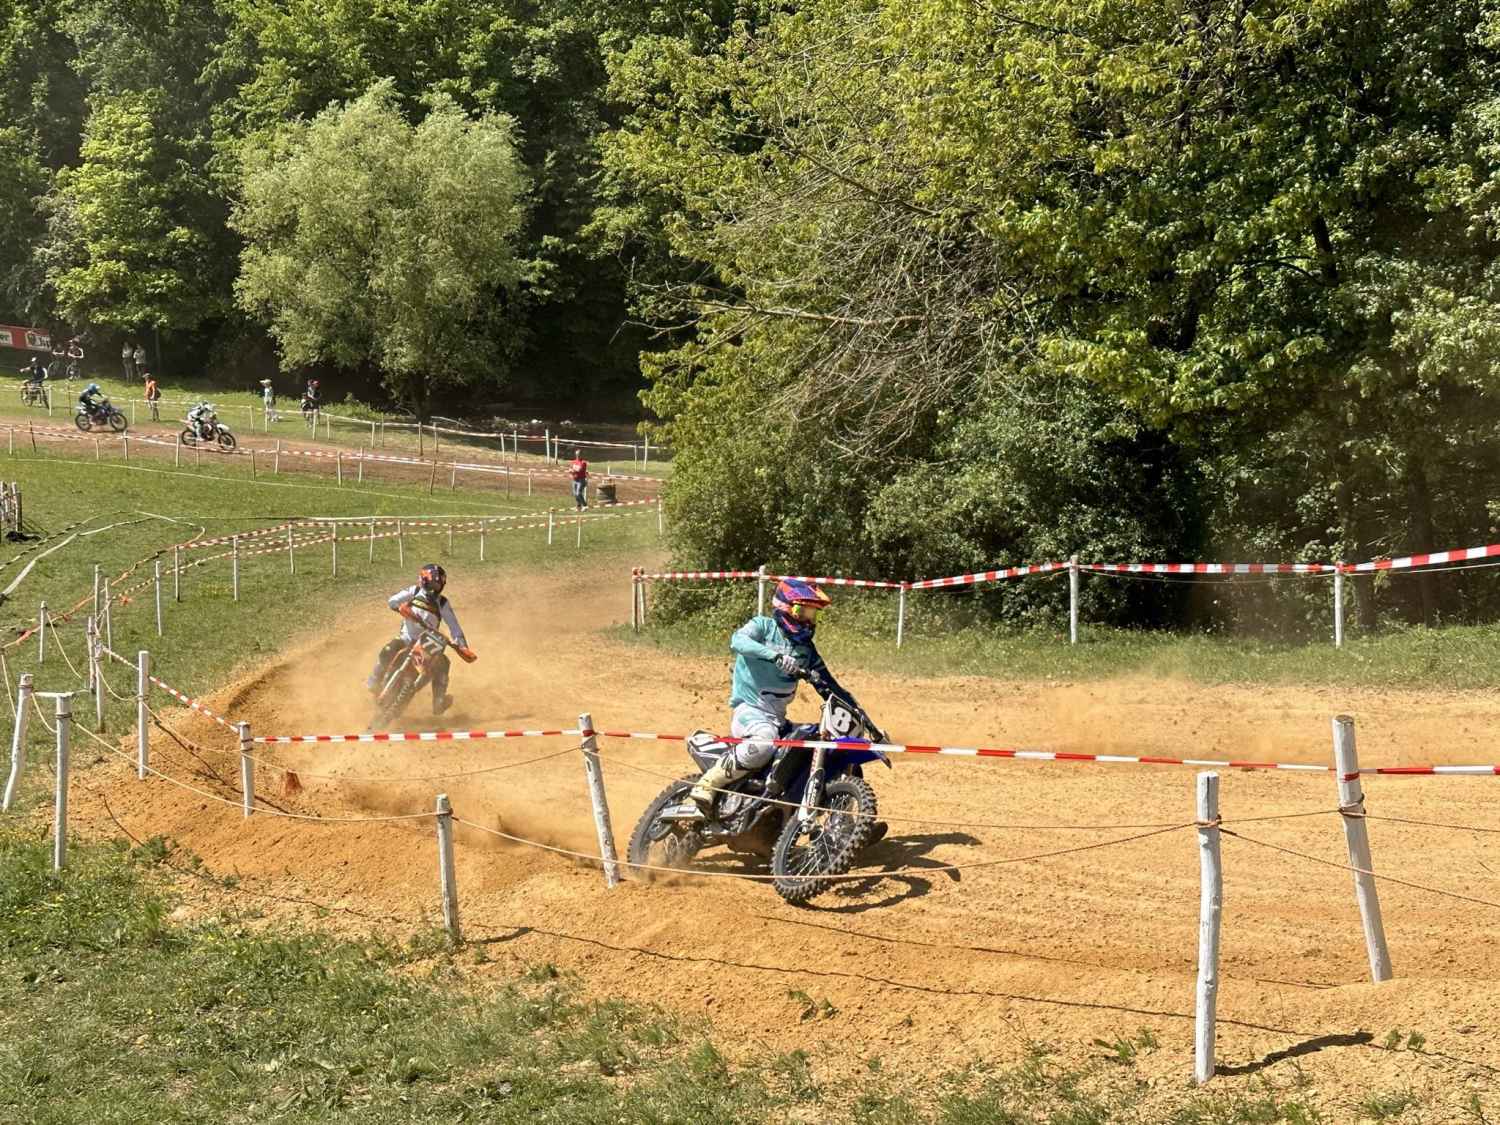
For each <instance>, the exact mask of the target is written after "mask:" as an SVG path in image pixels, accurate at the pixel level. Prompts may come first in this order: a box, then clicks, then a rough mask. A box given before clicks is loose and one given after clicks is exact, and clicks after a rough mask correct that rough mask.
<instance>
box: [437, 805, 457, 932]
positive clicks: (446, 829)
mask: <svg viewBox="0 0 1500 1125" xmlns="http://www.w3.org/2000/svg"><path fill="white" fill-rule="evenodd" d="M437 838H438V879H439V881H440V882H441V883H442V887H443V928H444V929H446V930H447V931H448V940H449V941H451V942H452V943H453V944H454V945H458V944H460V943H461V942H462V941H463V932H462V930H461V929H460V928H459V924H458V876H457V875H456V874H455V873H454V870H453V805H452V804H451V803H450V802H449V800H448V794H446V793H439V794H438V798H437Z"/></svg>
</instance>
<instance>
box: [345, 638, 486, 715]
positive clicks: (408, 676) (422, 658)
mask: <svg viewBox="0 0 1500 1125" xmlns="http://www.w3.org/2000/svg"><path fill="white" fill-rule="evenodd" d="M449 648H451V649H453V651H454V652H456V653H458V655H459V656H460V657H461V658H462V659H463V661H464V662H465V663H466V664H472V663H474V661H476V660H478V659H479V657H478V656H477V655H475V654H474V653H473V652H472V651H470V650H469V649H466V648H459V647H458V646H457V645H455V644H454V643H453V642H452V641H450V640H449V639H448V638H447V637H445V636H443V634H441V633H439V632H437V631H436V630H433V629H423V630H422V632H421V635H420V636H418V637H417V639H416V640H415V641H413V642H412V643H411V644H409V645H407V646H406V648H405V649H403V650H402V652H401V653H400V655H398V656H397V657H396V659H394V660H392V661H391V663H390V665H389V666H388V667H387V668H386V672H385V682H384V683H383V684H381V686H380V692H379V694H378V695H376V697H375V717H374V718H372V719H371V720H370V729H371V730H382V729H384V728H385V727H386V726H387V725H389V724H390V723H391V722H393V721H394V720H395V719H398V718H400V716H401V712H402V711H404V710H406V705H407V704H408V703H410V702H411V701H412V699H413V698H414V697H415V696H416V694H417V692H419V691H421V690H422V689H423V688H425V687H426V686H427V685H428V684H430V683H432V677H433V674H434V673H435V671H436V670H437V668H438V662H439V661H446V660H447V659H448V656H447V654H446V652H445V651H444V650H445V649H449Z"/></svg>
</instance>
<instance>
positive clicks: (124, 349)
mask: <svg viewBox="0 0 1500 1125" xmlns="http://www.w3.org/2000/svg"><path fill="white" fill-rule="evenodd" d="M120 363H121V364H122V365H123V366H124V368H125V381H126V382H127V383H128V382H130V380H132V379H134V378H135V345H134V344H132V343H131V342H130V341H129V340H126V341H125V342H124V343H123V344H121V345H120Z"/></svg>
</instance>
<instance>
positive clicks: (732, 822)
mask: <svg viewBox="0 0 1500 1125" xmlns="http://www.w3.org/2000/svg"><path fill="white" fill-rule="evenodd" d="M802 678H804V679H809V680H812V679H813V677H812V676H811V675H805V676H804V677H802ZM814 682H815V681H814ZM782 737H783V738H784V739H800V740H805V741H817V742H848V743H850V746H849V747H848V748H847V749H845V748H843V747H837V748H830V747H827V746H818V747H816V748H812V749H809V748H807V747H802V746H777V747H776V753H775V755H774V756H773V757H772V759H771V761H770V762H769V763H768V764H767V765H766V766H765V767H763V768H761V769H759V770H756V771H755V772H754V773H752V774H750V775H749V776H748V777H744V778H741V779H740V780H739V781H735V782H732V783H731V784H730V785H728V786H726V787H725V789H726V791H725V792H722V793H719V794H716V796H715V800H714V803H713V807H712V810H711V812H710V813H709V814H707V815H705V814H704V812H703V810H702V809H701V808H700V807H699V806H698V804H697V803H696V802H695V801H693V800H691V799H689V797H688V791H689V790H691V789H692V787H693V784H694V783H695V782H696V781H697V780H698V776H699V775H698V774H694V775H693V776H692V777H685V778H683V779H682V780H681V781H674V782H673V783H672V784H671V785H669V786H667V787H666V788H665V789H663V790H662V791H661V793H659V794H658V795H657V797H656V799H655V800H654V801H652V802H651V804H649V805H648V806H646V811H645V812H644V813H642V814H641V819H640V821H639V823H637V824H636V826H635V831H634V832H633V833H632V834H631V837H630V851H629V856H630V862H631V863H640V864H651V865H659V866H664V867H687V866H689V865H690V864H691V863H692V861H693V859H694V857H695V856H697V854H698V853H699V852H700V851H702V850H703V849H704V848H708V847H713V846H714V845H716V844H723V845H725V846H726V847H728V848H729V850H730V851H733V852H739V853H742V854H749V855H757V856H761V857H768V858H769V859H770V861H771V874H772V875H773V876H775V878H774V880H773V885H774V886H775V888H776V893H777V894H779V895H780V896H781V897H782V898H784V899H785V900H786V901H787V902H790V903H793V904H801V903H805V902H808V901H810V900H811V899H813V898H815V897H816V896H817V895H819V894H821V893H823V892H824V891H826V890H829V889H830V888H831V887H832V886H833V882H834V881H833V880H831V879H820V878H815V876H820V875H821V876H833V875H842V874H844V873H845V872H846V871H848V870H849V868H850V867H852V866H853V864H854V860H855V858H856V857H857V856H858V855H859V853H860V852H861V851H862V850H863V849H864V848H866V847H868V846H869V845H870V844H872V843H874V842H875V841H876V840H878V839H879V838H880V837H881V836H883V835H884V834H885V826H884V825H883V824H878V823H877V821H876V812H877V808H876V802H875V790H874V789H872V788H871V787H870V783H869V782H868V781H866V780H865V778H864V770H863V767H864V766H865V765H866V764H867V763H869V762H874V761H881V762H884V763H885V764H886V765H887V766H889V765H890V764H891V763H890V759H889V758H888V757H887V756H886V755H885V754H883V753H881V752H880V751H879V750H874V749H872V748H871V746H870V744H871V743H872V742H877V743H878V742H884V741H886V735H885V732H884V731H882V730H881V729H880V728H879V727H877V726H876V725H875V724H874V723H873V722H872V721H871V719H870V717H869V715H867V714H866V713H865V712H864V710H863V709H862V708H861V707H860V706H859V704H857V703H855V702H854V701H853V700H852V699H849V698H847V697H845V696H842V695H839V694H838V693H836V692H835V693H830V694H829V695H828V697H827V698H826V699H825V700H824V703H823V715H822V718H821V720H820V721H819V722H817V723H802V724H799V725H788V726H787V727H786V728H785V729H784V730H783V732H782ZM729 749H730V743H728V742H726V741H724V740H723V739H721V738H719V737H718V736H717V735H714V734H711V733H710V732H708V731H702V730H700V731H696V732H694V733H693V734H692V735H690V736H689V737H688V740H687V751H688V754H689V756H690V757H691V758H692V759H693V762H694V764H695V765H697V766H698V768H699V770H700V771H701V770H706V769H708V768H709V767H710V766H712V765H713V764H714V763H715V762H717V761H718V760H719V759H720V758H722V757H723V756H724V754H726V753H727V752H728V751H729Z"/></svg>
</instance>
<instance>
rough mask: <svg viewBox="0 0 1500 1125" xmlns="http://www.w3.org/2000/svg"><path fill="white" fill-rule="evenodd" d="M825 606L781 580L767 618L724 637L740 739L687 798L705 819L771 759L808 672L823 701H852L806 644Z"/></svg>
mask: <svg viewBox="0 0 1500 1125" xmlns="http://www.w3.org/2000/svg"><path fill="white" fill-rule="evenodd" d="M830 604H831V599H830V598H829V597H828V595H827V594H825V593H823V591H822V590H820V589H818V588H817V587H816V586H814V585H813V584H812V583H810V582H803V581H801V580H800V579H796V578H785V579H782V580H781V581H780V582H778V583H777V584H776V591H775V593H774V594H772V596H771V616H770V617H752V618H751V619H750V620H749V621H747V622H745V624H743V625H742V626H740V627H739V629H737V630H735V633H734V636H732V637H731V638H730V639H729V648H730V650H731V651H732V652H733V653H734V677H733V681H732V684H731V687H730V693H729V706H730V707H732V708H733V709H734V711H733V715H732V718H731V719H730V725H729V733H730V734H732V735H733V736H734V737H735V738H739V739H744V741H743V742H740V743H738V744H737V745H736V746H735V747H734V749H732V750H730V751H729V752H727V753H726V754H725V755H724V756H723V757H722V758H720V759H719V760H718V761H717V762H715V763H714V764H713V765H712V766H710V767H709V768H708V769H707V770H705V771H704V773H703V776H702V777H700V778H699V779H698V782H697V784H696V785H694V786H693V789H692V791H691V792H690V793H689V794H688V796H689V797H690V798H691V799H692V800H693V801H694V802H696V803H697V805H698V806H699V807H700V808H701V809H703V811H704V813H705V814H706V815H708V814H711V813H712V809H713V803H714V797H715V796H716V791H717V790H720V789H723V788H724V787H725V786H726V785H729V784H730V783H732V782H735V781H738V780H739V779H740V778H742V777H746V776H748V775H749V774H751V773H754V772H755V771H756V770H759V769H762V768H764V766H765V765H766V763H768V762H769V761H770V760H771V758H772V757H773V756H774V755H775V753H776V739H778V738H781V737H782V736H783V732H784V731H785V730H786V729H787V727H788V725H789V724H788V723H787V718H786V709H787V706H788V705H789V704H790V703H791V702H792V699H793V698H794V697H795V696H796V694H797V681H798V680H799V679H801V678H804V677H806V676H807V673H812V676H811V677H810V682H811V683H812V685H813V687H814V688H815V689H816V690H817V692H818V694H819V695H821V696H822V697H823V698H824V699H827V698H828V696H829V695H831V694H838V695H840V696H843V697H844V698H845V699H847V700H849V701H850V702H851V703H852V702H854V697H853V696H852V695H850V694H849V693H848V692H847V691H845V690H844V689H843V688H842V687H841V686H839V682H838V681H837V680H835V679H834V678H833V673H831V672H830V671H829V670H828V665H827V664H825V663H824V662H823V658H822V656H820V655H819V654H818V649H817V646H816V645H814V644H813V633H814V632H815V631H816V630H817V622H818V613H819V612H820V611H821V610H824V609H826V608H827V607H828V606H829V605H830ZM883 835H885V825H884V824H878V825H877V831H876V836H875V838H876V839H878V838H879V837H880V836H883ZM872 842H873V841H872Z"/></svg>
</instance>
